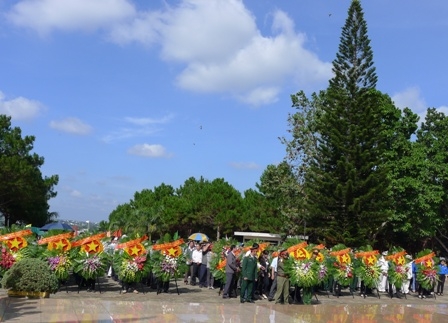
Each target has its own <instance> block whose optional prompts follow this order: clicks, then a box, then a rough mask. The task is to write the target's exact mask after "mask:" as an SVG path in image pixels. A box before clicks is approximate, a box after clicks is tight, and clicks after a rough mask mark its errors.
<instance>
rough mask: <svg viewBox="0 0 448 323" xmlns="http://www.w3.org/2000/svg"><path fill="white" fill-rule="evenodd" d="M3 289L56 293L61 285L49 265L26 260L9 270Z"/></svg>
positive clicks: (41, 261)
mask: <svg viewBox="0 0 448 323" xmlns="http://www.w3.org/2000/svg"><path fill="white" fill-rule="evenodd" d="M1 283H2V286H3V288H6V289H11V290H15V291H24V292H50V293H56V292H57V290H58V288H59V285H58V279H57V278H56V276H55V274H54V273H53V272H52V271H51V270H50V269H49V267H48V264H47V263H46V262H45V261H43V260H41V259H37V258H25V259H22V260H20V261H18V262H16V263H15V264H14V265H13V266H12V267H11V269H9V270H8V271H7V272H6V273H5V275H4V277H3V279H2V281H1Z"/></svg>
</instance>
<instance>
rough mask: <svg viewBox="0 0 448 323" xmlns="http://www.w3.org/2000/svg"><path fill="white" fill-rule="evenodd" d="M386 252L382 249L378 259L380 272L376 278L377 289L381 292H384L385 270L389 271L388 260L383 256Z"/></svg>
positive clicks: (385, 283) (385, 284) (385, 282)
mask: <svg viewBox="0 0 448 323" xmlns="http://www.w3.org/2000/svg"><path fill="white" fill-rule="evenodd" d="M387 254H388V252H387V251H383V253H382V254H381V257H380V258H379V259H378V266H379V267H380V269H381V274H380V277H379V279H378V291H379V292H383V293H384V292H386V286H387V272H388V271H389V262H388V261H387V260H386V258H385V257H386V256H387Z"/></svg>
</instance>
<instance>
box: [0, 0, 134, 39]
mask: <svg viewBox="0 0 448 323" xmlns="http://www.w3.org/2000/svg"><path fill="white" fill-rule="evenodd" d="M134 15H135V8H134V6H133V4H132V3H130V2H129V1H127V0H63V1H61V0H23V1H19V2H18V3H17V4H16V5H14V6H13V8H12V10H11V11H10V12H9V14H8V15H7V17H8V18H9V20H10V21H11V22H12V23H13V24H15V25H17V26H20V27H26V28H31V29H33V30H35V31H37V32H38V33H39V34H41V35H45V34H48V33H49V32H51V31H53V30H65V31H74V30H95V29H98V28H104V27H110V26H111V25H113V24H116V23H119V22H120V21H123V20H124V19H126V18H128V17H132V16H134Z"/></svg>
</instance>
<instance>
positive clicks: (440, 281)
mask: <svg viewBox="0 0 448 323" xmlns="http://www.w3.org/2000/svg"><path fill="white" fill-rule="evenodd" d="M438 274H439V279H438V281H437V292H436V295H438V296H443V285H444V284H445V278H446V275H447V274H448V267H447V266H446V259H445V258H443V257H441V258H440V264H439V272H438Z"/></svg>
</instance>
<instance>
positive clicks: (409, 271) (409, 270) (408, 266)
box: [401, 255, 414, 294]
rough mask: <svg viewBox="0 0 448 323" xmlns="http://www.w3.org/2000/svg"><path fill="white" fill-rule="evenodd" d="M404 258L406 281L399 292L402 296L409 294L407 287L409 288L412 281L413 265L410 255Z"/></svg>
mask: <svg viewBox="0 0 448 323" xmlns="http://www.w3.org/2000/svg"><path fill="white" fill-rule="evenodd" d="M404 258H405V259H406V265H405V270H406V280H405V281H404V282H403V286H402V287H401V291H402V292H403V294H409V287H410V286H411V280H412V275H413V273H412V265H413V263H414V261H413V260H412V256H411V255H406V256H404Z"/></svg>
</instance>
